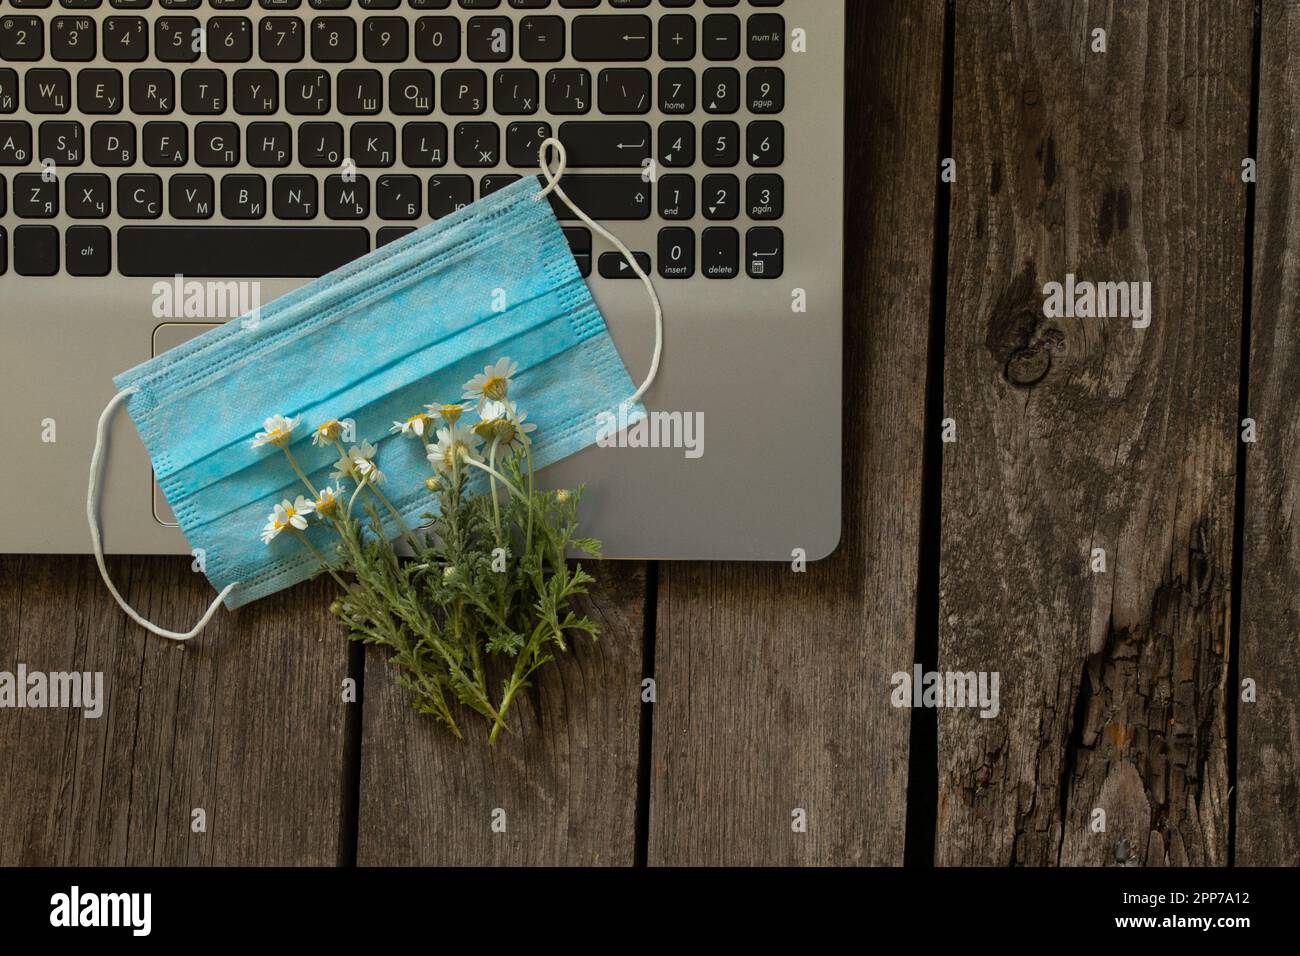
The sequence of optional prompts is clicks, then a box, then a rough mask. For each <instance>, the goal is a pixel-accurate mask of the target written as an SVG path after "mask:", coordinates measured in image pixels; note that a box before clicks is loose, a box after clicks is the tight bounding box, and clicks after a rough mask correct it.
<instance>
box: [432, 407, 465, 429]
mask: <svg viewBox="0 0 1300 956" xmlns="http://www.w3.org/2000/svg"><path fill="white" fill-rule="evenodd" d="M464 411H465V409H463V408H461V406H459V405H443V406H442V407H441V408H440V409H438V414H439V415H440V416H441V417H442V420H443V421H444V422H446V423H447V424H448V425H455V424H456V422H458V421H460V416H461V415H462V414H463V413H464Z"/></svg>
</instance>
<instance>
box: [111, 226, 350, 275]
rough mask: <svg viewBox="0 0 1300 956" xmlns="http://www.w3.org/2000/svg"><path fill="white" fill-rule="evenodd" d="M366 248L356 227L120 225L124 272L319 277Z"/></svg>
mask: <svg viewBox="0 0 1300 956" xmlns="http://www.w3.org/2000/svg"><path fill="white" fill-rule="evenodd" d="M369 251H370V233H369V232H367V231H366V230H365V229H362V228H360V227H354V226H344V227H338V226H123V227H122V228H121V229H120V230H118V235H117V258H118V265H117V268H118V271H119V272H121V273H122V275H127V276H174V275H187V276H195V277H199V278H203V277H216V278H228V277H239V276H250V277H257V278H268V279H269V278H285V279H296V278H317V277H319V276H323V275H324V274H325V273H327V272H331V271H332V270H334V269H337V268H338V267H339V266H341V265H344V264H346V263H348V262H351V261H352V260H353V259H356V258H358V257H359V256H363V255H365V254H366V253H367V252H369Z"/></svg>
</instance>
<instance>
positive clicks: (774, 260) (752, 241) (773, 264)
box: [745, 226, 785, 279]
mask: <svg viewBox="0 0 1300 956" xmlns="http://www.w3.org/2000/svg"><path fill="white" fill-rule="evenodd" d="M745 267H746V269H747V270H748V271H749V276H750V278H751V279H779V278H780V277H781V274H782V273H783V272H785V234H784V233H783V232H781V230H780V229H777V228H775V227H773V226H755V227H754V228H753V229H751V230H749V233H748V235H746V237H745Z"/></svg>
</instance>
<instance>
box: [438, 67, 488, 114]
mask: <svg viewBox="0 0 1300 956" xmlns="http://www.w3.org/2000/svg"><path fill="white" fill-rule="evenodd" d="M486 110H487V74H486V73H484V72H483V71H482V70H445V71H443V74H442V111H443V112H444V113H449V114H451V115H453V116H470V115H476V114H479V113H483V112H486Z"/></svg>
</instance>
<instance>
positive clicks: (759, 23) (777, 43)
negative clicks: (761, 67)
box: [745, 13, 785, 60]
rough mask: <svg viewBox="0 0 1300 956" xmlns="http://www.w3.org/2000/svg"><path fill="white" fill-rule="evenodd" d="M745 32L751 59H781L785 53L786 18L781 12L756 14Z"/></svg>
mask: <svg viewBox="0 0 1300 956" xmlns="http://www.w3.org/2000/svg"><path fill="white" fill-rule="evenodd" d="M745 34H746V46H747V49H748V51H749V58H750V59H751V60H779V59H781V57H782V56H784V55H785V18H784V17H782V16H781V15H780V14H779V13H756V14H754V15H753V16H751V17H750V18H749V22H748V23H747V24H746V29H745Z"/></svg>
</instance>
